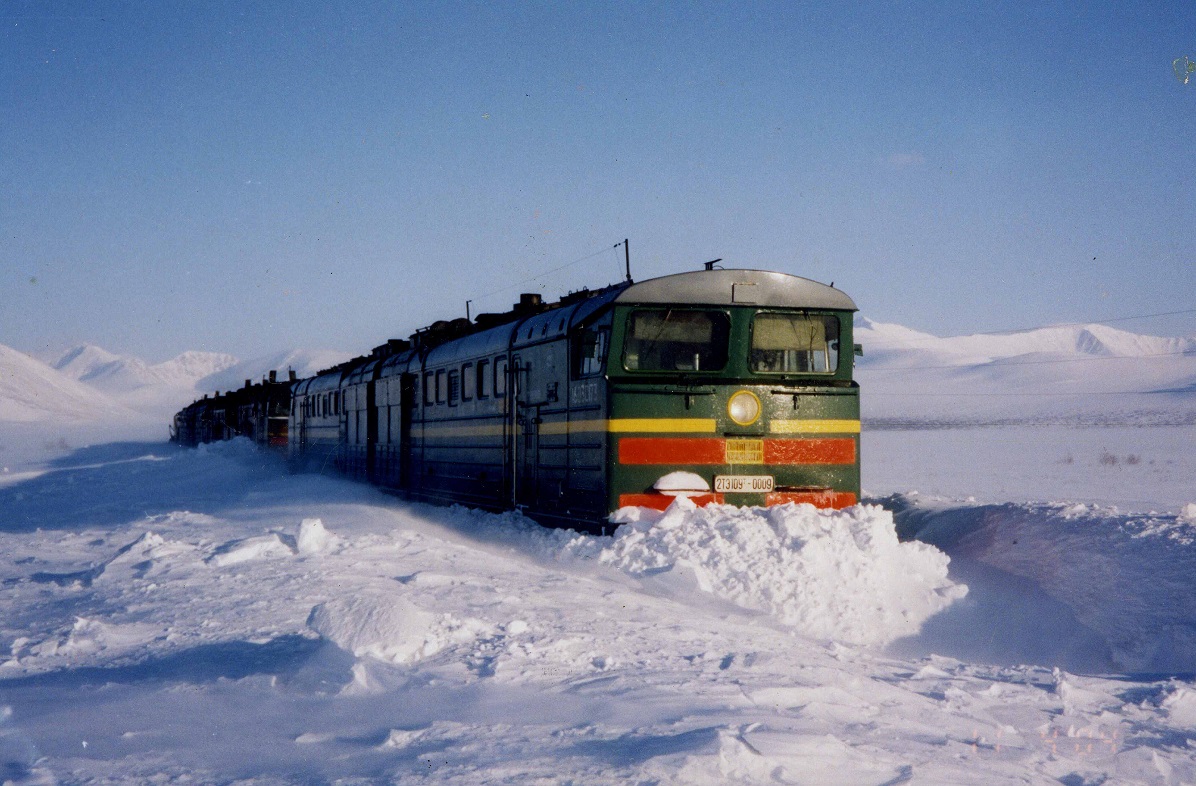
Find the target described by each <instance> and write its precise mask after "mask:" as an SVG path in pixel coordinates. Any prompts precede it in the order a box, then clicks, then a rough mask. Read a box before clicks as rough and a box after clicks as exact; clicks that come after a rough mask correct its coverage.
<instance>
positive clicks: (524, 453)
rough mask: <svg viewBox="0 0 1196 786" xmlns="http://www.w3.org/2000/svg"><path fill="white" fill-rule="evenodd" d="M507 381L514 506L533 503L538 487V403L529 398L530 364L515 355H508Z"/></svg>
mask: <svg viewBox="0 0 1196 786" xmlns="http://www.w3.org/2000/svg"><path fill="white" fill-rule="evenodd" d="M508 368H509V369H510V371H509V373H510V382H509V384H508V392H509V398H510V400H511V401H512V402H513V405H512V407H511V424H510V425H511V429H510V436H511V456H512V462H511V464H512V467H511V469H512V475H511V480H512V494H511V499H512V503H513V504H514V506H515V507H516V508H521V507H535V505H536V496H537V495H536V490H537V489H538V488H539V483H538V478H537V477H536V475H537V470H538V465H539V455H540V451H539V447H540V445H539V441H540V430H539V424H540V407H539V405H538V404H533V403H531V402H530V401H528V393H529V390H530V385H529V384H528V377H529V375H530V373H531V364H530V363H528V362H526V361H525V360H523V359H522V358H520V357H519V356H518V355H514V356H512V357H511V362H510V365H509V366H508Z"/></svg>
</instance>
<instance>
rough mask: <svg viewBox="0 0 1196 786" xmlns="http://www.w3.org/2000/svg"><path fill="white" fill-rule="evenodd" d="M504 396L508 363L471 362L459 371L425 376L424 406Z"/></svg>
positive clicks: (452, 370) (454, 370) (452, 404)
mask: <svg viewBox="0 0 1196 786" xmlns="http://www.w3.org/2000/svg"><path fill="white" fill-rule="evenodd" d="M506 395H507V359H506V358H495V359H494V361H493V362H492V361H489V360H479V361H477V362H476V363H474V362H473V361H470V362H468V363H464V364H462V365H461V367H460V368H453V369H445V368H442V369H437V370H436V371H425V372H424V406H426V407H431V406H434V405H436V404H448V405H449V406H450V407H455V406H457V404H459V403H461V402H466V401H473V400H474V399H477V400H479V401H480V400H483V399H488V398H491V397H493V398H502V397H504V396H506Z"/></svg>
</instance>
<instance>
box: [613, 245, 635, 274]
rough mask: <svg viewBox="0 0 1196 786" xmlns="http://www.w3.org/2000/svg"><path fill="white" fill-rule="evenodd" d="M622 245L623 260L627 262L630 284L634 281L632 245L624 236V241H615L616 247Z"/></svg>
mask: <svg viewBox="0 0 1196 786" xmlns="http://www.w3.org/2000/svg"><path fill="white" fill-rule="evenodd" d="M620 245H621V246H623V260H624V261H625V262H626V263H627V283H628V284H630V283H632V281H631V247H630V246H629V245H628V240H627V238H623V242H622V243H615V248H618V247H619V246H620Z"/></svg>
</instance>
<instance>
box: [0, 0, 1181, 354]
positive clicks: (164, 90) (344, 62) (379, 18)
mask: <svg viewBox="0 0 1196 786" xmlns="http://www.w3.org/2000/svg"><path fill="white" fill-rule="evenodd" d="M962 5H963V4H955V3H941V4H938V3H885V4H859V5H857V4H843V5H842V6H841V7H835V8H829V9H828V8H824V7H822V5H821V4H810V5H799V4H796V3H777V4H769V3H736V4H731V3H718V4H715V3H662V4H649V3H626V4H596V3H510V4H506V3H503V4H493V5H489V4H488V5H482V4H476V5H474V4H449V3H376V4H367V3H352V4H326V3H260V4H247V3H241V2H236V3H149V2H146V3H140V4H137V3H115V2H111V3H105V2H99V3H80V4H76V5H72V4H69V3H58V2H55V3H22V2H19V1H16V2H14V1H13V0H9V2H6V3H4V4H3V5H2V6H0V116H2V118H3V119H2V120H0V233H2V234H0V237H2V239H3V242H0V290H2V294H0V302H2V303H3V307H2V308H0V343H4V344H8V345H10V346H14V347H16V348H18V349H21V350H24V351H27V352H36V353H45V352H47V351H54V350H57V349H64V348H66V347H68V346H70V345H72V344H76V343H81V342H90V343H96V344H99V345H101V346H104V347H106V348H108V349H111V350H113V351H117V352H122V353H130V354H136V355H139V356H142V357H145V358H147V359H149V360H163V359H166V358H168V357H170V356H172V355H174V354H176V353H178V352H180V351H182V350H186V349H209V350H218V351H227V352H231V353H233V354H237V355H239V356H242V357H251V356H254V355H259V354H263V353H265V352H267V351H271V350H274V349H280V348H289V347H312V348H315V347H327V348H335V349H344V350H358V349H361V350H365V349H368V348H369V347H370V346H373V345H374V344H377V343H379V342H381V341H383V340H385V339H386V338H388V337H391V336H406V335H408V334H409V333H411V332H413V331H414V330H415V329H416V328H418V327H421V326H423V325H425V324H428V323H430V322H432V321H434V320H436V319H441V318H446V317H454V316H460V315H463V314H464V308H465V301H466V300H467V299H472V300H473V306H472V308H473V310H474V312H475V313H477V312H478V311H487V310H489V311H493V310H499V309H502V308H504V307H505V306H507V305H508V304H509V303H511V302H512V301H513V300H515V299H517V297H518V294H519V292H520V291H543V292H544V293H545V294H546V295H548V296H555V295H559V294H563V293H565V292H567V291H569V290H571V289H577V288H580V287H581V286H590V287H595V286H601V285H603V284H606V283H610V282H613V281H615V280H618V279H619V278H621V275H622V250H621V249H619V250H615V249H614V248H613V246H614V244H615V243H617V242H618V241H620V240H622V239H623V238H625V237H626V238H630V241H631V242H630V247H631V257H632V268H633V273H634V275H635V276H636V277H637V278H648V277H651V276H656V275H663V274H668V273H673V272H679V271H681V270H689V269H696V268H697V267H699V266H700V264H701V263H702V262H704V261H706V260H708V259H713V258H716V257H722V258H723V259H724V263H723V264H725V265H726V266H728V267H731V266H736V267H757V268H764V269H771V270H780V271H783V272H787V273H794V274H797V275H804V276H808V277H810V278H814V279H817V280H821V281H828V282H829V281H834V282H835V284H836V286H838V287H840V288H842V289H844V290H845V291H847V292H848V293H849V294H851V295H852V296H853V297H854V298H855V299H856V301H857V303H859V305H860V307H861V310H862V311H863V313H864V314H866V315H868V316H870V317H871V318H873V319H876V320H880V321H889V322H900V323H902V324H906V325H909V326H911V327H915V328H918V329H922V330H927V331H930V332H933V333H938V334H957V333H968V332H974V331H993V330H1002V329H1009V328H1018V327H1025V326H1033V325H1041V324H1047V323H1054V322H1073V321H1087V320H1101V319H1109V318H1116V317H1122V316H1133V315H1143V314H1155V313H1158V312H1166V311H1181V310H1189V313H1186V314H1179V315H1173V316H1171V317H1156V318H1151V319H1143V320H1135V321H1129V322H1119V323H1117V325H1118V326H1119V327H1123V328H1125V329H1129V330H1134V331H1137V332H1145V333H1156V334H1160V335H1194V334H1196V313H1191V310H1192V309H1196V264H1194V261H1196V221H1194V220H1193V216H1194V215H1196V210H1194V208H1196V185H1194V183H1196V78H1194V79H1193V80H1192V82H1191V83H1190V84H1188V85H1184V84H1182V83H1181V82H1180V80H1179V79H1177V78H1176V76H1175V74H1174V72H1173V65H1172V64H1173V61H1174V60H1175V59H1176V58H1183V57H1189V58H1190V59H1191V60H1193V61H1196V6H1194V5H1193V4H1192V3H1190V2H1176V3H1156V4H1150V5H1149V6H1147V4H1137V5H1136V6H1135V7H1130V6H1129V5H1123V6H1121V7H1111V6H1098V5H1094V4H1075V5H1071V6H1063V5H1054V4H1041V3H1025V4H1015V3H1005V4H993V5H991V6H988V7H987V8H986V10H974V11H961V10H959V8H960V7H961V6H962ZM578 259H582V260H583V261H581V262H579V263H578V264H575V265H572V266H570V267H567V268H565V269H564V270H560V271H557V272H554V273H551V274H548V275H539V276H538V277H536V276H537V274H541V273H543V272H544V271H549V270H552V269H554V268H558V267H560V266H562V265H564V264H565V263H568V262H571V261H574V260H578ZM533 277H536V278H535V279H534V280H528V279H532V278H533Z"/></svg>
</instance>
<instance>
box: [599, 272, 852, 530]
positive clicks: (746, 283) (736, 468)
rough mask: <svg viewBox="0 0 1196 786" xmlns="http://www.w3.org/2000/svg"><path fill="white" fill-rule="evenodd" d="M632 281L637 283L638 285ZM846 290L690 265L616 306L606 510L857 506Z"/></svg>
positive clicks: (790, 278) (849, 306) (791, 278)
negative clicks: (685, 504)
mask: <svg viewBox="0 0 1196 786" xmlns="http://www.w3.org/2000/svg"><path fill="white" fill-rule="evenodd" d="M637 289H638V290H639V291H637ZM855 310H856V308H855V304H854V303H853V302H852V301H851V299H850V298H849V297H847V296H846V295H845V294H843V293H842V292H840V291H839V290H836V289H834V288H833V287H828V286H826V285H823V284H819V283H817V282H813V281H809V280H808V279H802V278H798V277H795V276H787V275H783V274H779V273H766V272H762V271H743V270H720V271H704V272H698V273H686V274H680V275H677V276H669V277H666V278H662V279H654V280H652V281H649V282H645V283H644V284H642V285H634V286H632V287H629V288H628V289H627V290H626V291H624V292H623V293H622V295H621V296H620V297H619V298H618V299H617V301H616V303H615V310H614V319H613V332H612V337H611V348H610V350H611V351H610V357H609V362H608V377H609V379H610V419H609V424H610V425H609V428H610V432H611V439H610V441H609V447H608V450H609V452H610V453H609V467H610V472H611V477H610V486H609V488H610V498H609V500H608V503H609V506H610V508H611V509H612V510H614V509H616V508H619V507H623V506H627V505H640V506H646V507H654V508H664V507H667V506H668V505H669V504H670V503H671V502H672V501H673V499H674V498H675V497H676V496H679V495H683V496H687V497H689V498H691V499H692V500H693V501H694V502H696V503H698V504H706V503H710V502H720V503H722V502H725V503H729V504H735V505H744V506H755V505H777V504H784V503H787V502H798V503H802V502H806V503H811V504H814V505H816V506H818V507H823V508H843V507H847V506H850V505H854V504H855V503H856V502H858V501H859V495H860V471H859V455H860V450H859V438H860V415H859V387H858V386H857V385H856V383H855V382H854V380H853V379H852V359H853V353H852V351H851V348H852V346H853V344H852V313H853V312H854V311H855Z"/></svg>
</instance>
